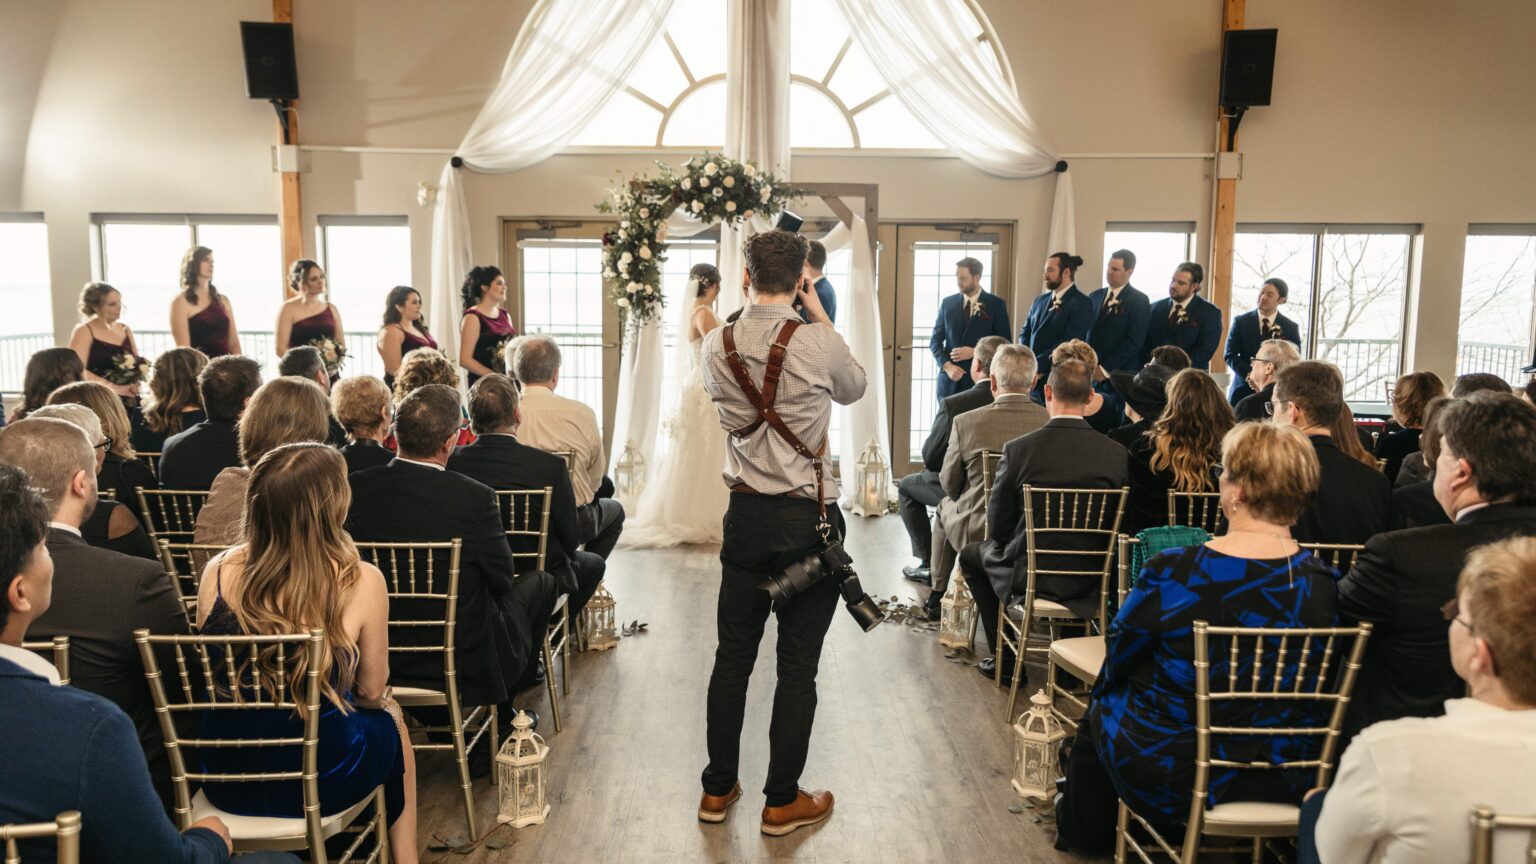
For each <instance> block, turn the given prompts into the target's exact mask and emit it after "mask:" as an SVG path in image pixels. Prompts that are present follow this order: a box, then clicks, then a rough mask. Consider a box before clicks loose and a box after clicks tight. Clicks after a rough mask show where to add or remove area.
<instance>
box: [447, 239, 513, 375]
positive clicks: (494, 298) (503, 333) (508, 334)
mask: <svg viewBox="0 0 1536 864" xmlns="http://www.w3.org/2000/svg"><path fill="white" fill-rule="evenodd" d="M459 295H460V297H461V298H462V299H463V301H464V317H463V318H462V319H460V321H459V365H460V366H463V367H464V369H465V370H466V371H467V372H468V373H469V386H471V387H473V386H475V382H476V381H479V380H480V376H482V375H490V374H491V373H493V372H494V373H496V374H500V375H505V374H506V372H507V357H506V351H507V343H508V342H510V341H512V337H513V336H516V335H517V329H516V328H515V327H513V326H512V318H511V316H510V315H508V314H507V310H506V309H505V308H503V306H502V304H503V303H505V302H506V299H507V280H506V278H505V277H504V276H502V275H501V271H500V270H498V269H496V268H495V267H476V268H474V269H473V270H470V271H469V275H468V276H465V277H464V285H463V287H462V288H460V289H459Z"/></svg>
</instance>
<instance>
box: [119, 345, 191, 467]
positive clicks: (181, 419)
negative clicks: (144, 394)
mask: <svg viewBox="0 0 1536 864" xmlns="http://www.w3.org/2000/svg"><path fill="white" fill-rule="evenodd" d="M207 365H208V356H207V355H206V354H204V353H203V352H201V351H199V350H197V349H196V348H172V349H171V350H169V351H166V352H165V353H163V354H161V355H160V356H159V357H156V358H155V365H154V367H153V369H152V371H151V372H150V374H149V400H148V401H147V402H146V403H145V404H144V422H143V423H141V424H139V425H138V426H136V427H134V430H133V449H135V450H137V451H139V452H140V453H159V452H160V451H161V450H163V449H165V439H167V438H169V437H171V436H172V435H175V434H176V433H177V432H180V431H181V430H183V429H190V428H191V427H193V426H196V425H197V424H199V423H201V422H203V421H204V420H207V419H208V415H206V414H204V413H203V398H202V397H201V396H199V395H198V392H197V376H198V375H199V374H201V373H202V371H203V367H204V366H207Z"/></svg>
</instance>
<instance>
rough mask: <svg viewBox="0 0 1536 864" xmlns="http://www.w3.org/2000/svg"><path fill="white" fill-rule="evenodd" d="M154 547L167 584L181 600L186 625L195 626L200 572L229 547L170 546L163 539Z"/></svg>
mask: <svg viewBox="0 0 1536 864" xmlns="http://www.w3.org/2000/svg"><path fill="white" fill-rule="evenodd" d="M155 545H156V546H158V547H159V549H160V564H161V566H163V567H164V568H165V572H166V573H167V574H169V575H170V577H171V584H173V585H175V586H176V593H177V594H179V595H180V597H181V607H182V611H183V612H185V613H186V615H187V623H188V624H192V625H195V624H196V623H197V615H196V609H197V587H198V583H199V581H200V580H201V579H202V577H203V571H204V570H206V569H207V568H208V562H209V561H212V560H213V559H214V558H215V557H216V556H218V555H219V554H221V553H223V552H224V551H226V550H228V549H229V548H230V547H228V546H221V545H217V544H213V543H173V542H171V541H170V540H166V539H164V538H160V539H159V540H157V541H156V544H155Z"/></svg>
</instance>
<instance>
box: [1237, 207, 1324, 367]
mask: <svg viewBox="0 0 1536 864" xmlns="http://www.w3.org/2000/svg"><path fill="white" fill-rule="evenodd" d="M1317 240H1318V235H1316V234H1296V233H1288V232H1284V231H1239V232H1238V234H1237V238H1236V240H1235V242H1234V245H1233V254H1232V313H1231V318H1236V317H1237V316H1239V315H1242V314H1243V313H1245V312H1251V311H1253V310H1254V309H1256V308H1258V304H1259V289H1260V288H1262V287H1264V282H1265V281H1266V280H1269V279H1280V280H1283V281H1284V282H1285V286H1286V289H1287V291H1288V293H1287V295H1286V298H1285V302H1283V303H1281V304H1280V310H1279V312H1280V314H1281V315H1284V316H1285V317H1287V318H1289V319H1291V320H1292V321H1295V322H1296V326H1297V327H1298V328H1299V329H1300V330H1301V344H1302V346H1303V347H1305V346H1306V345H1308V344H1309V342H1308V336H1309V334H1311V332H1312V277H1313V273H1314V271H1315V270H1316V264H1317ZM1227 324H1228V326H1229V327H1230V326H1231V320H1230V318H1229V319H1228V322H1227Z"/></svg>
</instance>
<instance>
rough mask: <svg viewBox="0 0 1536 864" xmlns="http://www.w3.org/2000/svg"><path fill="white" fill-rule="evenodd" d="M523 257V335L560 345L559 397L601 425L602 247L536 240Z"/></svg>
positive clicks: (527, 242)
mask: <svg viewBox="0 0 1536 864" xmlns="http://www.w3.org/2000/svg"><path fill="white" fill-rule="evenodd" d="M518 249H519V254H521V255H522V280H523V285H522V296H523V331H524V332H526V333H545V334H548V335H550V336H553V337H554V339H555V341H556V342H557V343H558V344H559V345H560V392H561V393H562V394H563V395H565V396H567V397H569V398H571V399H575V400H577V401H580V402H585V403H586V404H587V405H588V406H590V407H591V408H592V411H593V413H595V414H596V415H597V420H598V424H599V425H601V424H602V422H603V307H604V305H605V304H606V303H607V302H608V301H607V297H606V294H605V292H604V290H603V275H602V273H603V266H602V254H603V243H602V241H601V240H586V239H562V238H539V239H534V238H530V239H524V240H520V241H519V242H518Z"/></svg>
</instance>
